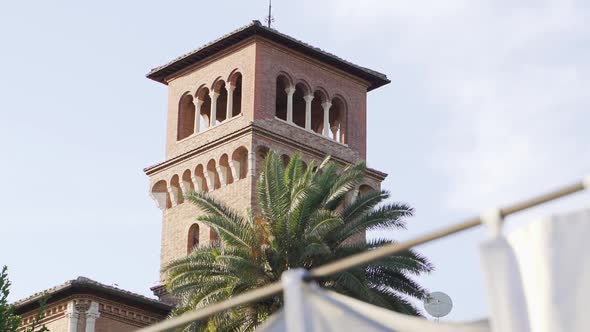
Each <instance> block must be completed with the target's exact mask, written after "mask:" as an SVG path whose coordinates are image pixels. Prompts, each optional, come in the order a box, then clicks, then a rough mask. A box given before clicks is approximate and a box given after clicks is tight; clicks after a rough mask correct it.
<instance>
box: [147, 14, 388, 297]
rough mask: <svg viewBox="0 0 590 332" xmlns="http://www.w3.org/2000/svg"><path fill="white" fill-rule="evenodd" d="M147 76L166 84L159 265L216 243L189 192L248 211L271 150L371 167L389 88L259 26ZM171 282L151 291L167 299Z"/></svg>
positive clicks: (155, 180) (156, 187)
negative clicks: (373, 114)
mask: <svg viewBox="0 0 590 332" xmlns="http://www.w3.org/2000/svg"><path fill="white" fill-rule="evenodd" d="M147 77H148V78H150V79H152V80H154V81H157V82H160V83H163V84H165V85H167V86H168V123H167V127H166V158H165V160H164V161H163V162H161V163H159V164H156V165H153V166H150V167H148V168H146V169H145V170H144V171H145V173H146V174H147V175H148V176H149V180H150V195H151V196H152V197H153V199H154V201H155V202H156V205H157V206H158V207H159V208H160V209H161V210H162V213H163V221H162V243H161V257H160V258H161V260H160V264H161V266H164V265H165V264H166V263H168V262H170V261H171V260H173V259H176V258H180V257H182V256H184V255H187V254H188V253H189V252H190V251H191V250H192V248H194V247H195V246H199V245H201V244H205V243H210V242H214V241H216V240H217V234H216V233H215V231H214V230H212V229H210V228H209V227H207V226H206V225H203V224H200V223H197V222H196V221H195V218H196V217H197V216H198V215H199V214H200V213H201V212H200V211H199V209H198V208H197V207H195V206H194V205H192V204H187V203H185V201H184V199H183V193H185V192H188V191H192V190H196V191H205V192H208V193H210V194H211V195H212V196H213V197H215V198H216V199H219V200H221V201H223V202H225V203H226V204H228V205H230V206H231V207H233V208H234V209H236V210H238V211H244V212H245V211H246V210H247V209H249V208H251V207H252V205H253V203H254V200H255V186H256V181H257V174H258V172H259V169H260V166H261V163H262V161H263V160H264V157H265V154H266V153H267V152H268V151H269V150H273V151H276V152H277V153H279V154H280V155H282V158H284V160H285V161H287V160H288V159H289V156H290V155H292V154H293V153H295V152H300V153H301V154H302V156H303V160H304V161H306V162H308V163H309V162H310V161H311V160H317V161H321V160H322V159H323V158H324V157H325V156H326V155H331V156H332V158H333V160H334V161H336V162H337V163H339V164H341V165H343V166H344V165H347V164H351V163H356V162H359V161H362V160H365V159H366V119H367V109H366V97H367V92H368V91H370V90H373V89H375V88H378V87H380V86H382V85H384V84H387V83H389V80H388V79H387V77H386V76H385V75H383V74H381V73H378V72H375V71H373V70H370V69H367V68H364V67H361V66H357V65H355V64H352V63H350V62H347V61H345V60H343V59H341V58H338V57H336V56H334V55H332V54H330V53H327V52H325V51H322V50H320V49H318V48H315V47H312V46H310V45H308V44H305V43H303V42H301V41H299V40H296V39H294V38H292V37H290V36H287V35H285V34H282V33H280V32H278V31H276V30H274V29H270V28H267V27H265V26H263V25H261V24H260V22H258V21H254V22H253V23H251V24H249V25H247V26H245V27H243V28H240V29H239V30H236V31H234V32H232V33H230V34H227V35H225V36H223V37H222V38H220V39H218V40H216V41H213V42H211V43H209V44H207V45H205V46H203V47H201V48H199V49H197V50H195V51H192V52H190V53H188V54H185V55H182V56H180V57H178V58H177V59H175V60H173V61H172V62H170V63H168V64H165V65H163V66H160V67H157V68H155V69H153V70H152V71H151V72H150V73H149V74H148V75H147ZM385 177H386V174H384V173H382V172H379V171H376V170H372V169H368V171H367V175H366V179H365V182H364V184H363V185H361V186H360V187H359V188H358V189H357V191H356V192H357V193H358V192H361V193H362V192H363V191H367V190H376V189H379V188H380V184H381V182H382V181H383V179H385ZM164 277H165V276H164V275H161V277H160V279H161V284H160V285H159V286H156V287H154V288H153V289H152V290H153V291H154V293H155V294H156V295H158V296H159V297H161V298H162V297H163V296H165V291H164V288H163V287H162V283H163V278H164Z"/></svg>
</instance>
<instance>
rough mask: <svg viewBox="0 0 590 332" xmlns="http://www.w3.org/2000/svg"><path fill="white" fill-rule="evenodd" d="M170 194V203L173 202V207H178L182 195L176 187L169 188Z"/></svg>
mask: <svg viewBox="0 0 590 332" xmlns="http://www.w3.org/2000/svg"><path fill="white" fill-rule="evenodd" d="M168 193H170V201H171V202H172V206H176V205H178V201H179V198H180V197H179V195H180V193H179V192H178V190H177V189H176V187H172V186H168Z"/></svg>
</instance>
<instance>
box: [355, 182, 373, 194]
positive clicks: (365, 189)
mask: <svg viewBox="0 0 590 332" xmlns="http://www.w3.org/2000/svg"><path fill="white" fill-rule="evenodd" d="M373 191H375V189H374V188H373V187H371V186H369V185H368V184H361V185H360V187H359V196H364V195H366V194H368V193H370V192H373Z"/></svg>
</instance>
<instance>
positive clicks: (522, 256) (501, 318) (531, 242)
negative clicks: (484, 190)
mask: <svg viewBox="0 0 590 332" xmlns="http://www.w3.org/2000/svg"><path fill="white" fill-rule="evenodd" d="M589 254H590V209H586V210H582V211H579V212H574V213H569V214H565V215H560V216H555V217H551V218H544V219H542V220H539V221H536V222H532V223H530V224H528V225H526V226H524V227H521V228H519V229H517V230H515V231H513V232H512V233H511V234H509V235H508V237H507V240H506V239H504V238H503V237H498V238H496V239H493V240H490V241H487V242H486V243H484V244H483V245H482V246H481V257H482V266H483V270H484V275H485V279H486V286H487V292H488V299H489V301H488V302H489V303H490V313H491V315H490V324H491V327H492V329H493V331H498V332H499V331H502V332H528V331H530V332H577V331H590V310H589V309H588V308H587V306H586V303H587V300H588V299H589V298H590V258H589V256H588V255H589Z"/></svg>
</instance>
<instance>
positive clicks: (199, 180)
mask: <svg viewBox="0 0 590 332" xmlns="http://www.w3.org/2000/svg"><path fill="white" fill-rule="evenodd" d="M191 179H192V180H193V184H194V185H195V191H203V179H202V178H200V177H198V176H194V175H193V177H191Z"/></svg>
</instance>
